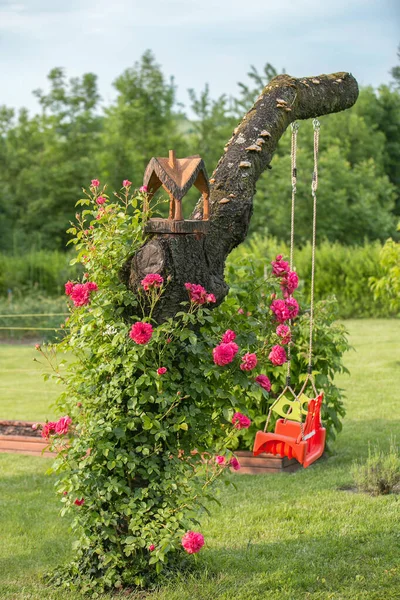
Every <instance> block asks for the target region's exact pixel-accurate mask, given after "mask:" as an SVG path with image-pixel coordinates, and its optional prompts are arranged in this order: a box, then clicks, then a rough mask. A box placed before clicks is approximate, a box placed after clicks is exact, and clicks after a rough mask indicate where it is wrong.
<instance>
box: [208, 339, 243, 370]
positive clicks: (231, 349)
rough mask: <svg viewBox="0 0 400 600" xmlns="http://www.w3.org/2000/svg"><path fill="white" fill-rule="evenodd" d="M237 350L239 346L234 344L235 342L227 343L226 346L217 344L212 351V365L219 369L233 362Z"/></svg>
mask: <svg viewBox="0 0 400 600" xmlns="http://www.w3.org/2000/svg"><path fill="white" fill-rule="evenodd" d="M238 350H239V346H238V345H237V344H235V342H229V343H228V344H224V343H222V344H219V345H218V346H216V347H215V348H214V350H213V359H214V363H215V364H216V365H218V366H219V367H223V366H225V365H228V364H229V363H231V362H232V361H233V359H234V358H235V356H236V354H237V352H238Z"/></svg>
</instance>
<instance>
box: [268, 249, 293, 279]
mask: <svg viewBox="0 0 400 600" xmlns="http://www.w3.org/2000/svg"><path fill="white" fill-rule="evenodd" d="M271 265H272V274H273V275H275V276H276V277H282V276H283V275H286V273H289V271H290V266H289V263H288V262H286V261H285V260H282V255H281V254H278V256H277V257H276V258H275V260H273V261H272V262H271Z"/></svg>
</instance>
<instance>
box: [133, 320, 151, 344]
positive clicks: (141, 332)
mask: <svg viewBox="0 0 400 600" xmlns="http://www.w3.org/2000/svg"><path fill="white" fill-rule="evenodd" d="M152 335H153V327H152V326H151V324H150V323H144V322H143V321H138V322H137V323H135V324H134V325H132V328H131V330H130V332H129V337H130V338H131V339H132V340H133V341H134V342H136V343H137V344H147V342H149V341H150V340H151V336H152Z"/></svg>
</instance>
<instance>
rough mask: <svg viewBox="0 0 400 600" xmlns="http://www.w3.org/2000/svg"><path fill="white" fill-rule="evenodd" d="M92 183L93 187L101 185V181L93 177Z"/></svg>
mask: <svg viewBox="0 0 400 600" xmlns="http://www.w3.org/2000/svg"><path fill="white" fill-rule="evenodd" d="M90 185H92V186H93V187H99V185H100V181H99V180H98V179H92V181H91V183H90Z"/></svg>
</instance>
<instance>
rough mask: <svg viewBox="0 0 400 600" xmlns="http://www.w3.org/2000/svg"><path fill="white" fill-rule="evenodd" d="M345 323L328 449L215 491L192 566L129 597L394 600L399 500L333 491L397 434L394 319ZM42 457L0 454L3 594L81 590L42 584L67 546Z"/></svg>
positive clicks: (55, 599) (59, 597)
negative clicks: (349, 348) (341, 406)
mask: <svg viewBox="0 0 400 600" xmlns="http://www.w3.org/2000/svg"><path fill="white" fill-rule="evenodd" d="M346 325H347V327H348V329H349V331H350V334H351V338H350V339H351V343H352V344H353V345H354V347H355V349H356V351H355V352H351V353H349V354H348V355H347V357H346V364H347V366H348V368H349V369H350V371H351V377H348V376H343V377H341V378H340V384H341V386H342V387H344V388H345V389H346V392H347V401H346V407H347V416H346V418H345V420H344V426H343V432H342V433H341V434H340V436H339V438H338V440H337V442H336V443H335V444H334V445H333V450H334V455H333V456H331V457H330V458H329V459H327V460H322V461H320V462H318V463H317V464H315V465H312V466H311V467H309V468H308V469H303V470H301V471H298V472H297V473H294V474H292V475H286V474H282V475H267V476H257V477H255V476H253V477H252V476H234V480H235V483H236V485H237V490H234V489H233V488H226V489H224V490H223V491H222V494H221V498H220V499H221V502H222V505H221V507H219V506H217V505H215V506H214V505H213V507H212V516H211V517H207V516H206V515H203V517H202V519H201V521H202V526H201V531H202V533H203V534H204V536H205V538H206V546H205V547H204V549H203V550H202V551H201V553H200V554H199V555H198V556H197V557H195V562H196V570H195V572H194V573H192V574H190V575H180V576H175V577H174V578H173V579H172V580H171V581H170V582H169V583H168V584H166V585H165V586H163V587H162V588H161V589H159V590H157V591H154V592H150V593H148V594H146V595H142V594H136V595H135V594H132V595H131V596H130V597H131V598H141V599H142V598H146V600H147V599H148V600H258V599H264V598H267V599H274V600H298V599H307V600H321V599H324V600H325V599H326V600H328V599H334V600H347V599H354V600H364V599H365V600H383V599H396V598H399V599H400V565H399V557H400V551H399V550H400V496H396V495H390V496H385V497H383V496H382V497H370V496H367V495H362V494H354V493H351V492H348V491H343V490H341V489H340V488H341V487H343V486H346V485H350V484H351V475H350V465H351V463H352V461H353V459H354V458H362V457H366V456H367V454H368V444H369V443H372V444H375V443H379V445H380V447H381V448H383V449H386V448H388V447H389V441H390V437H391V436H392V435H396V436H397V439H398V441H400V408H399V394H398V382H399V379H400V377H399V375H400V321H397V320H391V321H389V320H387V321H386V320H363V321H348V322H347V323H346ZM38 385H39V384H38ZM29 410H30V409H29ZM32 414H33V413H32ZM34 418H36V417H34ZM50 464H51V461H49V460H48V459H40V458H30V457H26V456H16V455H0V473H1V476H0V526H1V538H2V543H1V545H0V598H2V599H3V598H4V599H7V600H8V599H12V600H28V599H29V600H64V599H66V600H72V599H74V598H78V597H79V595H77V594H68V593H66V592H64V591H58V590H52V589H49V588H46V587H45V586H44V585H43V584H42V583H41V581H40V579H39V576H40V574H41V573H42V572H43V571H46V570H47V569H49V568H51V567H52V566H55V565H56V564H58V563H59V562H60V561H63V560H66V559H67V558H68V556H69V555H71V553H72V550H71V544H72V541H73V540H72V538H71V536H70V534H69V532H68V524H67V523H66V522H65V521H64V520H61V519H60V518H59V517H58V509H59V505H58V502H57V499H56V498H55V496H54V493H53V489H52V485H53V480H52V478H51V477H48V476H45V475H44V472H45V470H46V469H47V467H48V466H49V465H50ZM196 559H197V560H196ZM113 597H114V598H115V596H113ZM121 597H124V598H125V597H126V596H121ZM104 598H111V595H110V596H108V595H107V596H104Z"/></svg>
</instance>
